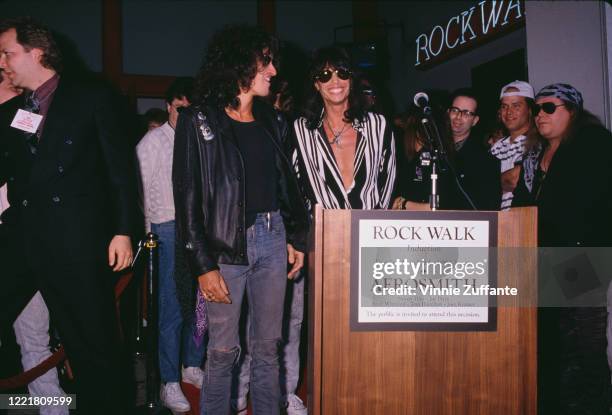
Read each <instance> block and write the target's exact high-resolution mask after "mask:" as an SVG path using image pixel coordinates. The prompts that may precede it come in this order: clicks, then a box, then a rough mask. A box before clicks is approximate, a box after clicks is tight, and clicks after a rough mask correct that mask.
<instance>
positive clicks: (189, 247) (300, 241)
mask: <svg viewBox="0 0 612 415" xmlns="http://www.w3.org/2000/svg"><path fill="white" fill-rule="evenodd" d="M253 115H254V117H255V119H256V120H257V122H259V123H260V124H261V125H262V126H263V127H264V130H265V131H266V132H267V133H268V134H267V135H268V137H269V138H270V140H272V142H273V143H274V147H275V148H276V152H275V155H276V157H275V159H276V167H277V170H278V172H279V174H278V180H279V183H278V189H279V195H278V199H279V206H280V211H281V215H282V217H283V221H284V224H285V229H286V231H287V242H288V243H290V244H292V245H293V246H294V248H295V249H297V250H298V251H301V252H304V251H305V245H306V236H307V230H308V216H307V212H306V208H305V207H304V204H303V199H302V197H301V195H300V192H299V188H298V184H297V180H296V178H295V175H294V174H293V171H292V169H291V163H290V162H289V159H288V158H287V156H286V154H285V149H284V148H285V147H284V146H285V137H286V134H287V131H288V127H287V123H286V122H285V121H284V119H283V118H282V117H281V116H279V115H277V113H276V112H275V111H274V109H273V108H272V107H271V106H269V105H268V104H265V103H263V102H259V101H258V100H257V99H256V100H255V102H254V104H253ZM172 183H173V191H174V204H175V208H176V227H177V237H178V241H179V244H182V246H183V247H184V248H185V250H186V257H187V262H188V264H189V268H190V270H191V272H192V274H194V275H195V276H198V275H202V274H204V273H206V272H208V271H212V270H215V269H218V268H219V266H218V263H223V264H233V265H246V264H248V258H247V251H246V249H247V246H246V229H245V226H244V225H245V206H244V201H245V189H244V164H243V161H242V156H241V155H240V152H239V150H238V147H237V145H236V141H235V137H234V135H233V132H232V128H231V124H230V119H229V117H228V116H227V114H226V113H225V111H223V110H219V109H217V108H213V107H190V108H186V109H184V110H182V111H181V113H180V115H179V118H178V122H177V126H176V133H175V139H174V159H173V168H172Z"/></svg>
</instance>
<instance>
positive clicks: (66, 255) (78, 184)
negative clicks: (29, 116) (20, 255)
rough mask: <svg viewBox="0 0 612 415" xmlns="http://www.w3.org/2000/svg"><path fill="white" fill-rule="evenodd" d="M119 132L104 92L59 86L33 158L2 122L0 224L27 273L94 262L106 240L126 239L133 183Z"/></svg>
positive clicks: (83, 85) (95, 86)
mask: <svg viewBox="0 0 612 415" xmlns="http://www.w3.org/2000/svg"><path fill="white" fill-rule="evenodd" d="M9 118H10V119H11V120H12V116H10V117H9ZM123 131H124V128H123V125H121V122H120V117H119V116H118V114H117V113H116V106H114V105H113V99H112V94H111V93H110V92H109V90H108V89H107V88H105V87H103V86H102V85H98V84H94V83H81V82H72V81H70V80H67V79H64V78H60V81H59V85H58V88H57V90H56V91H55V95H54V96H53V101H52V102H51V106H50V107H49V111H48V113H47V118H46V120H45V124H44V129H43V134H42V137H41V139H40V143H39V148H38V154H37V155H36V156H32V155H31V154H30V152H29V150H28V147H27V145H26V142H25V137H24V133H23V132H21V131H19V130H16V129H14V128H12V127H10V120H9V121H8V122H6V121H3V124H2V125H0V185H1V184H4V183H5V182H6V183H8V199H9V202H10V204H11V207H10V208H9V209H8V210H7V211H5V213H4V214H3V215H2V220H3V222H4V224H5V225H6V226H8V227H11V228H13V229H14V230H15V231H16V234H17V235H19V237H20V242H21V243H22V247H23V248H24V249H25V253H26V255H27V256H28V261H30V262H32V263H33V265H36V263H37V262H39V263H38V265H44V264H46V263H48V262H49V261H53V262H55V263H68V262H73V261H79V260H91V259H102V258H105V257H106V255H107V248H108V244H109V242H110V239H111V238H112V237H113V236H114V235H117V234H123V235H129V234H130V232H131V231H132V229H133V228H132V226H133V218H134V215H133V209H134V206H135V176H134V174H133V155H132V149H131V148H130V145H129V142H128V140H127V137H126V136H125V135H124V132H123ZM3 226H4V225H3ZM14 242H15V241H13V243H14ZM2 243H3V242H2V241H0V244H2ZM4 243H7V242H4ZM0 249H2V246H0Z"/></svg>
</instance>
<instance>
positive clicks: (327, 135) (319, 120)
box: [293, 47, 396, 209]
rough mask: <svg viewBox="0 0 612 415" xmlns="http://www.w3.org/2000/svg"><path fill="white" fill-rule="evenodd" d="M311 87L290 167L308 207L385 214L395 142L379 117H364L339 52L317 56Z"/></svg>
mask: <svg viewBox="0 0 612 415" xmlns="http://www.w3.org/2000/svg"><path fill="white" fill-rule="evenodd" d="M309 74H310V77H311V79H312V88H311V91H310V96H309V97H308V98H307V100H306V102H307V105H306V107H305V110H304V114H303V116H302V117H300V118H299V119H297V120H296V121H295V123H294V143H293V145H294V151H293V164H294V167H295V170H296V172H297V175H298V177H299V179H300V183H301V185H302V188H303V194H304V196H305V197H306V198H307V203H309V204H310V205H311V206H310V207H312V206H314V205H315V204H320V205H322V206H323V207H324V208H325V209H386V208H388V207H389V203H390V200H391V192H392V191H393V186H394V182H395V174H396V171H395V169H396V166H395V143H394V139H393V133H392V129H391V125H390V124H389V123H388V122H387V120H386V119H385V117H384V116H382V115H380V114H375V113H372V112H367V111H366V110H365V107H364V102H363V97H362V96H361V94H360V91H359V88H357V84H356V81H355V79H354V73H353V71H352V70H351V66H350V59H349V57H348V54H347V53H346V51H344V49H342V48H339V47H329V48H323V49H320V50H319V51H317V53H316V54H315V57H314V61H313V63H312V65H311V68H310V72H309Z"/></svg>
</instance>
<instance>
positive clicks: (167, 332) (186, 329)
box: [151, 221, 205, 383]
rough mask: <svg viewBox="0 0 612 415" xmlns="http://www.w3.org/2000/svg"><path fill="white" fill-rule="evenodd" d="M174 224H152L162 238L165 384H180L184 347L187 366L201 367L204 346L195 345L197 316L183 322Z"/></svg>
mask: <svg viewBox="0 0 612 415" xmlns="http://www.w3.org/2000/svg"><path fill="white" fill-rule="evenodd" d="M174 228H175V225H174V221H169V222H164V223H159V224H157V223H152V224H151V232H153V233H155V234H157V236H158V237H159V263H158V268H159V373H160V378H161V381H162V382H163V383H167V382H179V381H180V379H181V376H180V370H179V367H180V364H181V362H180V359H181V346H182V358H183V365H184V366H185V367H191V366H195V367H200V366H201V365H202V359H203V358H204V347H205V346H204V342H202V344H201V345H200V346H199V347H198V346H197V345H196V344H195V342H194V341H193V333H194V330H195V321H194V317H195V313H194V315H192V316H191V317H190V318H189V320H188V321H183V316H182V314H181V307H180V305H179V302H178V298H177V295H176V282H175V280H174V262H175V261H174V252H175V249H174V240H175V236H174Z"/></svg>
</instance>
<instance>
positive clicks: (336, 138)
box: [325, 117, 348, 147]
mask: <svg viewBox="0 0 612 415" xmlns="http://www.w3.org/2000/svg"><path fill="white" fill-rule="evenodd" d="M325 122H326V123H327V126H328V127H329V130H330V131H331V133H332V135H333V136H334V138H332V140H331V141H330V142H329V144H331V145H334V144H336V145H337V146H338V147H340V145H341V144H342V133H344V130H346V126H347V125H348V124H347V123H344V125H343V126H342V129H341V130H340V131H338V132H336V130H334V129H333V128H332V126H331V124H330V123H329V120H328V119H327V117H325Z"/></svg>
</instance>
